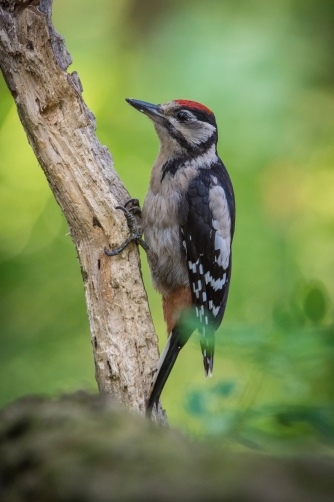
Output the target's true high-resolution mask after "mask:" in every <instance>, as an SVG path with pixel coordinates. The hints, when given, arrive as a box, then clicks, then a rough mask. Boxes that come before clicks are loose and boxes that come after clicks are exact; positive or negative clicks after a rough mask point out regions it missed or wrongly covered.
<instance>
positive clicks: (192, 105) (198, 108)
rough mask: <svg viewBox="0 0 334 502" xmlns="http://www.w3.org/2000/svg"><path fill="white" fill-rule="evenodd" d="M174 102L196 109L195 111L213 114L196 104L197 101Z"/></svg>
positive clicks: (179, 100)
mask: <svg viewBox="0 0 334 502" xmlns="http://www.w3.org/2000/svg"><path fill="white" fill-rule="evenodd" d="M174 101H175V103H177V104H178V105H180V106H187V107H188V108H196V109H197V110H202V111H203V112H206V113H213V112H212V110H210V108H208V107H207V106H204V105H202V104H201V103H197V101H188V100H187V99H175V100H174Z"/></svg>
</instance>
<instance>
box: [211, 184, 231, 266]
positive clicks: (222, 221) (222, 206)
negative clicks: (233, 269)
mask: <svg viewBox="0 0 334 502" xmlns="http://www.w3.org/2000/svg"><path fill="white" fill-rule="evenodd" d="M209 206H210V209H211V211H212V215H213V222H212V225H213V228H214V229H215V230H216V234H215V250H216V251H219V255H218V257H216V258H215V261H216V262H217V263H218V265H219V266H221V267H223V268H224V269H227V268H228V265H229V262H230V250H231V217H230V212H229V209H228V205H227V200H226V195H225V190H224V189H223V188H222V187H221V186H219V185H215V186H213V187H212V188H210V191H209Z"/></svg>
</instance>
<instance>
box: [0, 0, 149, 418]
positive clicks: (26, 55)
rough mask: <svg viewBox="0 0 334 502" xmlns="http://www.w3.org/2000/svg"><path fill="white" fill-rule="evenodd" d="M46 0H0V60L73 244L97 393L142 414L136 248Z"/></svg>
mask: <svg viewBox="0 0 334 502" xmlns="http://www.w3.org/2000/svg"><path fill="white" fill-rule="evenodd" d="M51 5H52V0H0V67H1V70H2V72H3V75H4V78H5V80H6V82H7V85H8V87H9V89H10V92H11V93H12V96H13V97H14V99H15V102H16V105H17V110H18V114H19V116H20V119H21V122H22V125H23V127H24V129H25V132H26V134H27V137H28V140H29V143H30V145H31V147H32V148H33V150H34V153H35V155H36V157H37V159H38V162H39V163H40V165H41V167H42V169H43V170H44V172H45V175H46V177H47V179H48V182H49V185H50V187H51V190H52V191H53V193H54V195H55V197H56V200H57V202H58V204H59V205H60V207H61V208H62V210H63V212H64V214H65V216H66V219H67V222H68V225H69V228H70V233H71V236H72V239H73V242H74V244H75V246H76V249H77V252H78V257H79V261H80V266H81V271H82V277H83V281H84V285H85V293H86V302H87V310H88V315H89V321H90V328H91V339H92V346H93V352H94V358H95V368H96V379H97V382H98V386H99V389H100V391H103V392H109V393H111V394H113V395H114V396H115V397H116V398H117V399H118V400H119V401H121V402H123V403H125V404H126V405H127V406H128V407H129V408H131V409H134V410H137V411H139V412H140V413H144V410H145V399H146V398H147V396H148V391H149V388H150V384H151V379H152V378H151V377H152V373H153V371H154V370H155V367H156V362H157V359H158V345H157V337H156V334H155V331H154V327H153V324H152V319H151V315H150V311H149V307H148V303H147V296H146V292H145V289H144V287H143V283H142V277H141V272H140V261H139V253H138V250H137V247H136V246H135V245H134V244H131V245H130V246H129V247H128V248H126V250H125V251H123V252H122V253H121V255H119V256H117V257H113V258H108V257H107V256H105V254H104V251H103V250H104V247H105V246H107V247H109V248H111V247H114V246H116V245H118V244H119V243H120V242H121V241H123V240H124V239H125V238H126V237H127V236H128V229H127V225H126V222H125V218H124V215H123V213H122V212H120V211H116V210H115V209H114V208H115V206H117V205H119V204H122V203H124V202H125V201H126V200H127V199H129V197H130V196H129V194H128V192H127V190H126V189H125V187H124V186H123V184H122V182H121V181H120V179H119V177H118V175H117V174H116V172H115V170H114V168H113V161H112V157H111V155H110V153H109V151H108V149H107V148H106V147H105V146H102V145H101V144H100V143H99V141H98V139H97V137H96V135H95V132H94V131H95V119H94V116H93V114H92V113H91V112H90V111H89V110H88V108H87V107H86V105H85V103H84V101H83V99H82V97H81V92H82V87H81V83H80V80H79V77H78V75H77V73H76V72H74V73H72V74H69V73H67V71H66V70H67V67H68V66H69V64H71V56H70V54H69V53H68V52H67V50H66V47H65V43H64V40H63V38H62V37H61V36H60V35H59V34H58V33H57V32H56V31H55V29H54V27H53V25H52V22H51Z"/></svg>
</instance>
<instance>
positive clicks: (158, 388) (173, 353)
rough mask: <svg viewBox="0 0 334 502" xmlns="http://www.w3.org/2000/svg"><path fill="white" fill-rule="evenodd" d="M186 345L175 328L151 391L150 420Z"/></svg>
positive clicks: (148, 410)
mask: <svg viewBox="0 0 334 502" xmlns="http://www.w3.org/2000/svg"><path fill="white" fill-rule="evenodd" d="M183 345H184V341H183V340H182V337H181V336H180V332H179V330H178V328H174V329H173V331H172V333H171V334H170V336H169V338H168V341H167V344H166V347H165V349H164V351H163V353H162V354H161V357H160V360H159V363H158V369H157V373H156V377H155V381H154V383H153V387H152V390H151V394H150V397H149V400H148V403H147V407H146V416H147V417H148V418H149V417H150V416H151V413H152V410H153V408H154V405H158V402H159V399H160V395H161V392H162V389H163V388H164V386H165V383H166V382H167V379H168V377H169V374H170V372H171V371H172V368H173V366H174V363H175V361H176V359H177V356H178V355H179V352H180V350H181V349H182V347H183Z"/></svg>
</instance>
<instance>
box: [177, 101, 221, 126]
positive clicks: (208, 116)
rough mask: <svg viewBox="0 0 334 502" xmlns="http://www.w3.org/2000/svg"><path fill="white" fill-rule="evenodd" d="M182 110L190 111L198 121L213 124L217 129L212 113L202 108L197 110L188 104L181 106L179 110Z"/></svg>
mask: <svg viewBox="0 0 334 502" xmlns="http://www.w3.org/2000/svg"><path fill="white" fill-rule="evenodd" d="M183 110H187V111H189V112H191V113H192V114H193V115H194V116H195V117H196V118H197V120H199V121H200V122H207V123H208V124H211V125H213V126H214V127H215V128H216V129H217V122H216V117H215V116H214V114H213V113H207V112H205V111H203V110H199V109H197V108H191V107H188V106H182V108H181V110H180V111H183Z"/></svg>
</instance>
